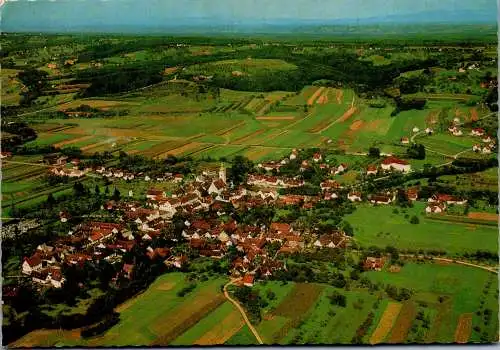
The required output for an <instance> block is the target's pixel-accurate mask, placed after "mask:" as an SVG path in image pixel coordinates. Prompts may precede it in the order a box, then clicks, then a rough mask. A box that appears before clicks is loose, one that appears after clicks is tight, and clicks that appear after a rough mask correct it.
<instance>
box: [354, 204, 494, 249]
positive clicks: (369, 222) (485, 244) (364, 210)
mask: <svg viewBox="0 0 500 350" xmlns="http://www.w3.org/2000/svg"><path fill="white" fill-rule="evenodd" d="M424 208H425V204H424V203H421V202H417V203H415V206H414V208H409V209H406V210H405V211H406V213H407V214H408V215H409V217H411V216H413V215H416V216H417V217H418V218H419V219H420V223H419V224H416V225H415V224H411V223H410V222H409V218H405V217H404V216H405V213H404V212H403V210H402V209H401V208H398V211H399V213H398V214H395V213H394V212H393V211H394V209H395V207H393V206H377V207H372V206H369V205H361V206H358V207H357V209H356V211H355V212H354V213H353V214H351V215H349V216H347V217H346V219H347V221H349V222H350V223H351V224H352V225H353V227H354V232H355V235H354V238H355V240H356V241H357V242H359V243H360V244H362V245H365V246H369V245H377V246H380V247H385V246H389V245H392V246H394V247H396V248H399V249H413V250H419V249H424V250H436V249H437V250H445V251H446V252H448V253H450V254H454V253H463V252H467V251H468V252H471V251H475V250H477V249H482V250H488V251H493V252H496V250H497V230H496V227H495V226H486V225H477V224H472V223H471V224H467V223H461V222H456V221H446V222H440V221H436V220H431V219H427V218H426V216H425V214H423V211H424Z"/></svg>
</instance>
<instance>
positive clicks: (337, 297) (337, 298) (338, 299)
mask: <svg viewBox="0 0 500 350" xmlns="http://www.w3.org/2000/svg"><path fill="white" fill-rule="evenodd" d="M329 298H330V303H331V304H332V305H337V306H340V307H346V306H347V298H346V296H345V295H343V294H340V293H339V292H333V294H332V295H330V296H329Z"/></svg>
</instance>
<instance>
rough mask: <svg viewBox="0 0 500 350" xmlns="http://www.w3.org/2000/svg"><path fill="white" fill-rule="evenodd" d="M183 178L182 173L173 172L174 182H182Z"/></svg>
mask: <svg viewBox="0 0 500 350" xmlns="http://www.w3.org/2000/svg"><path fill="white" fill-rule="evenodd" d="M183 179H184V176H183V175H182V174H175V175H174V182H176V183H179V182H182V180H183Z"/></svg>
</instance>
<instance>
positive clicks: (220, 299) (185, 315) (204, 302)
mask: <svg viewBox="0 0 500 350" xmlns="http://www.w3.org/2000/svg"><path fill="white" fill-rule="evenodd" d="M225 301H226V299H225V298H224V296H223V295H222V294H219V295H217V296H215V297H214V295H213V294H210V295H207V296H206V297H205V298H203V297H202V296H200V297H199V298H197V299H196V303H185V304H183V308H182V310H179V312H177V313H175V315H174V314H168V315H165V316H166V317H165V319H163V320H161V321H160V320H159V321H160V322H157V323H155V324H154V325H152V326H151V330H152V331H153V332H154V333H156V334H161V336H160V337H158V339H157V340H156V341H154V342H153V344H151V345H154V346H166V345H168V344H169V343H170V342H172V341H173V340H174V339H175V338H177V337H178V336H179V335H180V334H182V333H184V332H185V331H187V330H188V329H189V328H191V327H193V326H194V325H195V324H196V323H198V322H199V321H200V320H201V319H202V318H203V317H205V316H206V315H208V313H210V312H212V311H213V310H215V309H216V308H218V307H219V306H220V305H221V304H222V303H224V302H225ZM180 311H182V312H180Z"/></svg>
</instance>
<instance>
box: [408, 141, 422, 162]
mask: <svg viewBox="0 0 500 350" xmlns="http://www.w3.org/2000/svg"><path fill="white" fill-rule="evenodd" d="M406 154H407V155H408V157H409V158H413V159H425V147H424V145H421V144H418V143H414V144H412V145H411V146H410V147H409V148H408V149H407V150H406Z"/></svg>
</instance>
